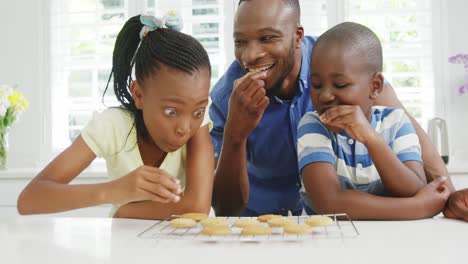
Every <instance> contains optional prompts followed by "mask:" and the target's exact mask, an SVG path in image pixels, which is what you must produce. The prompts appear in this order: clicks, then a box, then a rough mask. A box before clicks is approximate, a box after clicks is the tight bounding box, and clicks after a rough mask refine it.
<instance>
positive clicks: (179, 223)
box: [170, 218, 197, 228]
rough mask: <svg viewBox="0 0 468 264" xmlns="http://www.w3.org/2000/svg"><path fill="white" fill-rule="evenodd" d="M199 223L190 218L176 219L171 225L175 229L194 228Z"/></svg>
mask: <svg viewBox="0 0 468 264" xmlns="http://www.w3.org/2000/svg"><path fill="white" fill-rule="evenodd" d="M196 224H197V222H196V221H195V220H193V219H189V218H176V219H173V220H171V222H170V225H171V226H172V227H175V228H188V227H194V226H195V225H196Z"/></svg>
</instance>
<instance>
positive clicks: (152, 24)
mask: <svg viewBox="0 0 468 264" xmlns="http://www.w3.org/2000/svg"><path fill="white" fill-rule="evenodd" d="M140 22H141V24H143V25H144V26H143V28H142V29H141V31H140V39H143V38H144V37H145V36H146V35H148V33H149V32H151V31H153V30H156V29H158V28H162V27H163V26H165V27H167V28H170V29H173V30H177V31H181V30H182V25H183V23H182V17H181V16H180V15H178V14H177V13H176V12H175V11H174V10H170V11H168V12H167V14H166V15H164V17H163V18H162V19H159V18H157V17H155V16H151V15H141V16H140Z"/></svg>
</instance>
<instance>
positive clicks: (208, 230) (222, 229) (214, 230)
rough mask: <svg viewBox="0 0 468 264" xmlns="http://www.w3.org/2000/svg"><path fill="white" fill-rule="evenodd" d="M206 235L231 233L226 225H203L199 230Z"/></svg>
mask: <svg viewBox="0 0 468 264" xmlns="http://www.w3.org/2000/svg"><path fill="white" fill-rule="evenodd" d="M200 233H201V234H202V235H206V236H224V235H229V234H231V233H232V229H231V228H230V227H228V226H209V227H205V228H204V229H203V230H202V231H201V232H200Z"/></svg>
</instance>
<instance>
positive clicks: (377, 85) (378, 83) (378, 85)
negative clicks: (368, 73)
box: [369, 72, 384, 100]
mask: <svg viewBox="0 0 468 264" xmlns="http://www.w3.org/2000/svg"><path fill="white" fill-rule="evenodd" d="M371 86H372V87H371V91H370V94H369V98H370V99H373V100H374V99H376V98H377V97H378V96H379V94H380V92H382V88H383V86H384V76H383V74H382V73H381V72H377V73H375V74H374V76H373V77H372V83H371Z"/></svg>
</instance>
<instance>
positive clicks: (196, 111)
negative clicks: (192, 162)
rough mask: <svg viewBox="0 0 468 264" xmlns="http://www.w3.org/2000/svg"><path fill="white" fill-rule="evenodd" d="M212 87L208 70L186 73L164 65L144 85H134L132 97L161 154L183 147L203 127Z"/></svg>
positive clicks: (136, 82) (141, 83)
mask: <svg viewBox="0 0 468 264" xmlns="http://www.w3.org/2000/svg"><path fill="white" fill-rule="evenodd" d="M209 87H210V72H209V71H208V70H207V69H201V70H200V71H198V72H195V73H192V74H187V73H184V72H181V71H179V70H176V69H172V68H169V67H165V66H162V67H161V69H160V70H159V71H158V73H157V74H154V75H153V76H151V77H149V78H146V79H145V80H144V82H139V81H135V82H134V83H132V87H131V90H132V95H133V98H134V100H135V104H136V106H137V108H138V109H141V110H142V112H143V120H144V122H145V126H146V129H147V130H148V133H149V135H150V136H151V139H152V140H153V142H154V143H155V144H156V145H157V146H158V147H159V148H160V149H161V150H162V151H164V152H173V151H176V150H177V149H179V148H181V147H182V146H183V145H184V144H185V143H187V141H188V140H189V139H190V138H191V137H192V136H193V135H194V134H195V133H196V132H197V130H198V128H200V125H201V123H202V121H203V117H204V115H205V111H206V107H207V105H208V92H209Z"/></svg>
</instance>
